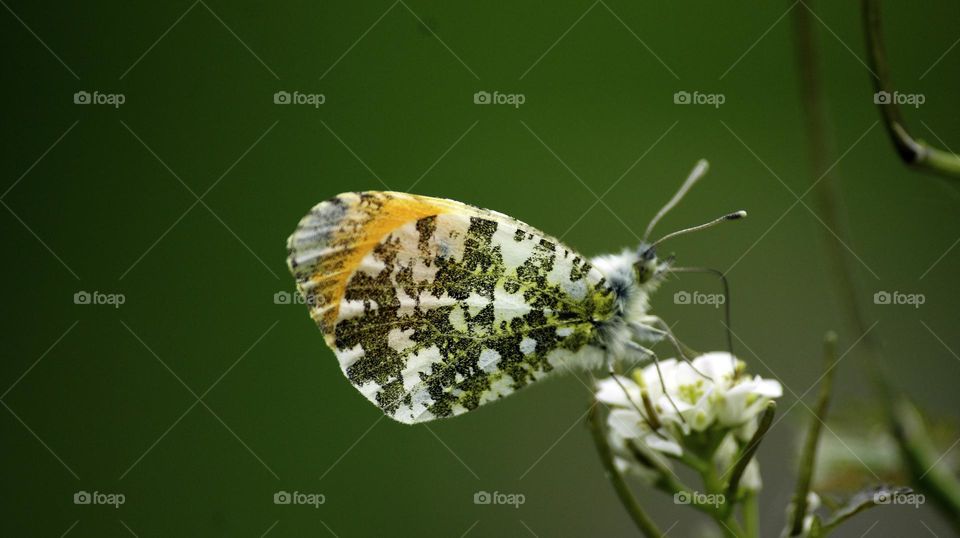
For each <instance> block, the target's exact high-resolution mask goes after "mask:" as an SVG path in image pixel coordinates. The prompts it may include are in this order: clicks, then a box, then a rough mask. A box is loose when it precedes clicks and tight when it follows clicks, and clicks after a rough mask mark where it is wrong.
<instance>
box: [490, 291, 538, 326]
mask: <svg viewBox="0 0 960 538" xmlns="http://www.w3.org/2000/svg"><path fill="white" fill-rule="evenodd" d="M529 312H530V305H528V304H527V303H526V301H524V300H523V291H521V290H517V293H507V290H505V289H503V284H502V283H500V284H497V287H496V288H494V290H493V316H494V324H495V325H496V326H499V325H500V322H502V321H506V322H509V321H510V320H512V319H513V318H516V317H520V316H524V315H526V314H527V313H529Z"/></svg>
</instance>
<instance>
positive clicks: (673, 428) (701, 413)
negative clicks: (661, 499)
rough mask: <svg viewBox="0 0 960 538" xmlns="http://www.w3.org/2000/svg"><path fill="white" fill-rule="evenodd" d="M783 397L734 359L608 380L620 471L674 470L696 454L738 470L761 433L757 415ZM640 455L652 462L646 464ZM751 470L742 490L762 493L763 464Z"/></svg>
mask: <svg viewBox="0 0 960 538" xmlns="http://www.w3.org/2000/svg"><path fill="white" fill-rule="evenodd" d="M782 392H783V390H782V388H781V386H780V383H778V382H776V381H772V380H768V379H763V378H761V377H760V376H754V377H750V376H748V375H747V374H746V372H745V365H744V363H743V362H742V361H740V360H738V359H736V358H735V357H734V356H732V355H731V354H729V353H725V352H712V353H706V354H704V355H701V356H699V357H696V358H695V359H693V360H692V361H690V362H689V363H688V362H685V361H678V360H675V359H669V360H663V361H660V362H659V364H651V365H649V366H646V367H645V368H643V369H637V370H634V371H633V372H631V373H630V374H629V375H628V376H617V377H616V378H607V379H603V380H601V381H600V382H599V383H598V387H597V399H598V400H599V401H600V402H602V403H604V404H606V405H607V406H608V407H609V408H610V413H609V415H608V417H607V426H608V436H609V440H610V445H611V447H612V448H613V449H614V450H615V452H616V453H617V465H618V466H619V467H620V468H621V469H622V470H631V471H634V472H639V473H641V474H642V473H645V472H649V469H648V468H649V465H647V466H644V465H639V466H638V465H636V463H635V462H637V461H638V460H640V461H641V462H642V461H643V460H644V459H645V458H654V459H656V460H658V461H659V463H661V464H664V465H667V461H668V460H667V459H666V458H672V459H685V458H686V456H687V455H689V456H690V457H691V458H700V459H703V460H706V461H712V463H713V464H714V465H717V466H723V467H726V466H729V465H732V464H733V463H734V461H735V459H736V458H737V457H738V454H739V451H740V450H739V449H740V448H741V447H742V445H743V443H745V442H746V441H748V440H749V439H750V437H751V436H752V435H753V434H754V432H755V431H756V428H757V416H758V415H759V414H760V413H761V412H762V411H763V410H764V409H765V408H766V406H767V403H768V402H769V401H770V399H772V398H777V397H779V396H781V395H782ZM638 451H639V452H640V453H641V455H645V457H640V458H638ZM725 464H726V465H725ZM645 467H647V469H645ZM751 467H753V468H752V469H751V468H749V467H748V469H747V471H746V473H745V474H744V479H743V482H742V484H743V486H744V487H748V488H752V489H758V488H759V473H758V472H757V470H756V463H755V462H753V463H751Z"/></svg>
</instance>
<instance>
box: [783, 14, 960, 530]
mask: <svg viewBox="0 0 960 538" xmlns="http://www.w3.org/2000/svg"><path fill="white" fill-rule="evenodd" d="M862 2H863V11H864V14H863V16H864V23H865V26H866V31H867V47H868V49H869V53H870V62H871V64H872V66H873V68H874V71H875V72H876V74H877V82H876V83H875V84H876V86H875V87H877V88H879V89H881V90H883V88H888V89H889V87H890V84H889V69H888V67H887V64H886V53H885V50H884V49H883V42H882V39H881V37H880V13H879V4H878V0H862ZM811 3H812V0H808V2H807V4H808V9H796V10H794V14H795V32H796V35H795V37H796V47H797V53H798V60H799V68H800V75H801V100H802V106H803V110H804V117H805V118H806V121H807V126H806V127H807V138H808V142H809V145H810V156H811V161H812V162H813V166H814V170H813V172H814V174H816V175H815V176H814V177H820V176H823V181H821V182H820V183H819V184H818V185H817V192H818V196H817V201H818V206H819V207H818V209H819V210H820V213H821V214H822V218H823V220H824V222H825V224H826V225H827V226H828V227H829V228H831V229H833V230H834V231H835V233H836V236H833V235H830V236H828V237H826V238H825V240H826V250H827V255H828V257H829V258H830V259H831V261H832V262H833V270H834V272H835V276H836V279H835V283H836V285H837V291H838V293H839V294H840V295H841V297H842V300H841V301H840V304H841V306H842V308H843V312H844V315H845V317H846V322H847V326H848V328H850V329H852V330H854V331H855V333H856V334H860V335H864V336H863V338H862V339H863V343H864V347H865V348H866V354H865V356H866V358H868V359H869V360H870V363H869V364H867V365H866V368H865V370H866V372H867V373H868V375H869V377H870V380H871V382H872V384H873V388H874V390H875V392H876V397H877V400H878V401H879V403H880V407H881V409H882V410H883V412H884V415H885V418H886V420H887V422H888V423H889V426H890V428H891V429H892V430H893V432H894V436H895V437H896V439H897V441H898V444H899V448H900V452H901V455H902V457H903V459H904V462H905V465H906V467H907V470H908V471H909V472H911V475H912V477H913V480H914V481H915V482H916V483H917V485H918V486H920V487H921V488H922V489H923V490H924V491H925V492H927V493H929V494H930V496H931V497H932V498H934V499H936V500H937V502H936V506H937V507H938V508H939V509H940V511H941V513H942V514H943V515H944V517H946V518H947V520H948V521H950V522H951V524H953V526H954V529H955V530H956V531H957V532H960V482H958V480H957V478H956V477H954V476H950V475H948V474H942V472H941V474H940V475H939V476H938V479H937V480H925V478H926V477H927V476H928V475H927V474H926V473H927V471H926V470H925V469H922V466H921V465H919V464H918V462H924V461H931V456H933V459H935V458H936V456H935V455H933V454H934V452H933V450H932V443H931V441H930V439H929V436H928V435H927V433H926V429H925V428H924V427H923V425H922V424H915V425H912V424H910V423H909V420H907V419H906V417H905V416H904V414H903V413H901V412H898V411H899V410H901V409H903V407H904V406H905V405H909V402H908V401H907V400H906V398H905V397H904V396H903V394H902V393H900V391H899V390H896V389H894V388H893V386H892V384H891V382H890V381H889V374H888V373H887V372H886V370H885V365H884V363H883V361H882V357H883V355H882V353H881V351H880V346H879V343H878V342H877V340H876V339H875V338H874V336H873V335H872V334H870V331H868V330H867V326H866V324H865V323H864V317H863V313H862V311H861V308H860V304H861V303H860V300H859V298H860V294H859V293H858V290H857V286H856V284H857V281H856V279H855V278H854V276H853V271H852V269H851V268H850V265H849V264H850V260H849V257H848V256H847V255H846V253H845V252H844V250H843V248H842V245H843V243H847V244H849V242H850V241H849V239H848V237H849V234H848V233H847V231H846V228H845V227H842V226H839V224H841V223H842V219H841V216H842V215H843V209H842V207H840V203H839V199H840V194H839V189H838V188H837V186H836V178H835V177H833V174H832V173H829V170H830V168H828V165H827V162H828V161H827V156H828V155H830V151H829V145H828V143H827V142H826V140H825V139H826V136H827V129H826V128H825V125H826V118H827V114H826V109H825V107H824V106H823V103H822V95H821V94H822V90H821V84H820V75H819V72H820V71H819V63H818V61H819V59H818V57H817V53H816V46H815V43H814V37H813V32H812V30H811V26H812V25H811V21H810V11H809V5H810V4H811ZM881 111H882V112H883V114H884V121H885V122H886V124H887V126H888V129H890V130H891V132H893V133H894V134H895V135H897V136H899V137H900V138H894V142H895V143H896V142H897V140H898V139H899V140H906V139H905V138H903V137H902V136H901V135H903V134H905V133H906V132H907V131H906V129H905V128H903V120H902V118H900V114H899V109H898V108H897V107H896V106H881ZM911 140H912V139H911ZM908 149H909V148H908ZM914 149H915V148H914ZM898 150H899V146H898ZM927 155H929V153H928V154H927ZM925 158H926V157H925ZM944 158H945V159H946V157H944ZM952 158H954V159H955V158H957V157H956V155H952ZM920 162H921V161H917V163H920ZM923 162H925V163H926V164H916V165H917V166H918V167H924V168H925V169H928V170H931V171H936V172H939V173H941V174H942V175H947V176H948V177H960V176H955V175H953V174H952V172H950V170H953V168H949V167H946V168H945V167H944V166H943V163H942V162H941V163H940V164H939V167H936V166H933V165H930V164H929V163H930V162H931V161H930V160H929V159H928V158H926V160H925V161H923ZM934 162H936V161H934ZM911 164H915V163H911ZM955 168H956V169H957V170H960V165H958V166H956V167H955ZM927 468H929V467H927Z"/></svg>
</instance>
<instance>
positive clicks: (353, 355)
mask: <svg viewBox="0 0 960 538" xmlns="http://www.w3.org/2000/svg"><path fill="white" fill-rule="evenodd" d="M362 356H363V347H362V346H361V345H360V344H357V345H355V346H353V347H352V348H350V349H338V350H337V359H338V360H339V361H340V368H341V369H342V370H343V371H344V372H346V371H347V368H349V367H351V366H353V363H355V362H357V359H359V358H360V357H362Z"/></svg>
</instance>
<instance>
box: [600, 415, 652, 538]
mask: <svg viewBox="0 0 960 538" xmlns="http://www.w3.org/2000/svg"><path fill="white" fill-rule="evenodd" d="M589 418H590V432H591V433H592V434H593V442H594V443H596V445H597V452H598V453H599V454H600V461H601V462H602V463H603V468H604V470H605V471H606V474H607V478H609V479H610V483H611V484H612V485H613V489H614V490H615V491H616V492H617V497H619V498H620V503H621V504H622V505H623V507H624V508H625V509H626V510H627V513H629V514H630V517H631V518H632V519H633V522H634V523H635V524H636V525H637V529H639V530H640V532H642V533H643V535H644V536H647V537H648V538H656V537H661V536H663V533H661V532H660V529H658V528H657V524H656V523H654V522H653V520H652V519H651V518H650V516H649V515H647V513H646V512H644V511H643V508H641V507H640V504H638V503H637V498H636V497H634V496H633V492H632V491H630V486H628V485H627V482H626V480H624V478H623V474H621V473H620V471H619V470H618V469H617V466H616V463H615V462H614V459H613V449H611V448H610V443H608V442H607V437H606V435H604V431H603V422H602V420H601V417H600V411H599V406H598V405H596V403H594V405H593V407H591V408H590V417H589Z"/></svg>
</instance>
